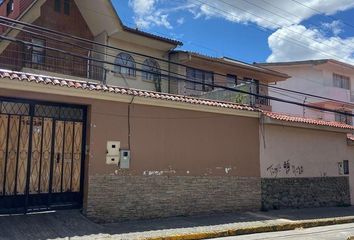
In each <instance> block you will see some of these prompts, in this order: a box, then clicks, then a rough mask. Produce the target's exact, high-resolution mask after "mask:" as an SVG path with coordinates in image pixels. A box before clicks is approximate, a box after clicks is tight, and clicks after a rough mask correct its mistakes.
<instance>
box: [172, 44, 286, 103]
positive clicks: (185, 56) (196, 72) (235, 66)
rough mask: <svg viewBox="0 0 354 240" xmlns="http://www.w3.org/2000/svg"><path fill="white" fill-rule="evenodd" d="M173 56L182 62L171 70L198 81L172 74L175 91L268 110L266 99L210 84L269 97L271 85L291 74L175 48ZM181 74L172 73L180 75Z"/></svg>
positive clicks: (173, 90) (178, 61)
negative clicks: (180, 79)
mask: <svg viewBox="0 0 354 240" xmlns="http://www.w3.org/2000/svg"><path fill="white" fill-rule="evenodd" d="M170 58H171V60H172V61H173V62H177V63H179V64H181V65H177V64H175V65H172V67H171V70H172V72H174V73H177V74H179V75H182V76H187V79H188V80H193V81H195V82H196V83H194V82H186V81H179V80H173V77H172V78H171V81H170V84H169V85H170V87H169V88H170V91H171V92H172V93H178V94H181V95H187V96H196V97H201V98H207V99H216V100H222V101H230V102H238V103H243V104H247V105H252V106H257V107H261V108H262V109H265V110H271V107H270V104H269V100H268V99H267V98H262V97H257V96H252V95H248V94H243V93H239V92H237V91H232V90H227V89H223V88H214V87H212V86H210V84H216V85H219V86H225V87H228V88H232V89H236V90H241V91H245V92H251V93H254V94H258V95H265V96H268V87H267V85H268V84H274V83H276V82H279V81H284V80H286V79H287V78H289V76H288V75H286V74H282V73H280V72H277V71H273V70H269V69H266V68H262V67H258V66H254V65H251V64H247V63H244V62H240V61H237V60H234V59H230V58H225V57H224V58H215V57H209V56H205V55H201V54H198V53H193V52H186V51H174V52H172V53H171V57H170ZM179 75H173V76H175V77H178V76H179ZM199 83H202V84H199ZM208 84H209V85H208Z"/></svg>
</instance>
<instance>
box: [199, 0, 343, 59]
mask: <svg viewBox="0 0 354 240" xmlns="http://www.w3.org/2000/svg"><path fill="white" fill-rule="evenodd" d="M195 1H197V2H200V3H202V4H205V5H207V6H209V7H211V8H215V9H218V10H219V11H221V12H224V13H226V14H228V15H230V16H232V14H231V13H230V12H228V11H225V10H223V9H220V8H218V7H216V6H213V5H211V4H209V3H207V2H205V1H201V0H195ZM219 1H220V2H223V3H224V4H226V5H229V6H230V7H232V8H235V9H239V10H241V11H245V12H247V13H249V14H251V15H253V16H255V17H258V18H261V19H263V20H265V21H267V22H269V23H272V24H274V25H276V26H278V27H282V25H280V24H278V23H276V22H273V21H270V20H268V19H266V18H264V17H261V16H258V15H257V14H254V13H252V12H250V11H247V10H245V9H243V8H240V7H237V6H235V5H233V4H230V3H228V2H225V1H223V0H219ZM251 26H252V25H251ZM257 26H258V25H257ZM256 28H259V29H261V30H262V31H266V30H264V29H263V28H260V27H256ZM288 30H289V31H291V32H293V33H295V34H301V35H302V37H305V38H307V39H310V40H311V41H314V42H316V43H318V44H322V45H325V46H328V47H332V46H330V45H328V44H325V43H323V42H319V41H317V40H315V39H313V38H310V37H307V36H304V35H303V33H304V32H302V33H300V32H297V31H294V30H292V29H290V28H288ZM278 37H280V36H278ZM283 38H284V37H283ZM285 38H286V39H292V40H293V41H291V42H292V43H294V44H296V45H299V46H302V47H304V48H309V49H312V50H315V51H317V52H321V53H322V54H324V55H327V56H331V57H334V58H336V59H342V60H343V61H347V60H345V59H344V58H342V57H340V56H338V55H334V54H330V53H327V52H324V51H322V50H320V49H318V48H314V47H310V46H308V45H303V44H302V43H301V42H300V41H298V40H297V39H295V38H292V37H288V36H285ZM342 45H343V43H342Z"/></svg>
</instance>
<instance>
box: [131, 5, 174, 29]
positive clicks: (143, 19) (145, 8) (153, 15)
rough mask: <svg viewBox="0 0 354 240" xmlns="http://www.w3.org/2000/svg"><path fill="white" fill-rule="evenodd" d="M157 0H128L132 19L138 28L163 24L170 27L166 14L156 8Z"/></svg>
mask: <svg viewBox="0 0 354 240" xmlns="http://www.w3.org/2000/svg"><path fill="white" fill-rule="evenodd" d="M157 3H158V0H129V5H130V6H131V7H132V8H133V11H134V14H135V17H134V21H135V23H136V25H137V26H138V27H139V28H150V27H151V26H163V27H165V28H168V29H171V28H172V26H171V24H170V22H169V21H168V14H165V13H164V11H162V10H159V9H156V4H157Z"/></svg>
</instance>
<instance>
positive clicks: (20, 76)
mask: <svg viewBox="0 0 354 240" xmlns="http://www.w3.org/2000/svg"><path fill="white" fill-rule="evenodd" d="M0 78H9V79H11V80H19V81H28V82H34V83H37V84H52V85H57V86H61V87H69V88H76V89H82V90H91V91H102V92H105V91H108V92H114V93H117V94H124V95H131V96H141V97H147V98H154V99H160V100H165V101H174V102H186V103H191V104H198V105H206V106H216V107H221V108H231V109H237V110H246V111H255V112H257V111H258V112H260V110H259V109H256V108H252V107H250V106H247V105H242V104H236V103H227V102H222V101H215V100H207V99H199V98H195V97H187V96H182V95H174V94H167V93H158V92H153V91H147V90H139V89H130V88H124V87H118V86H109V85H102V84H99V83H94V82H85V81H79V80H73V79H63V78H57V77H51V76H43V75H37V74H32V73H24V72H15V71H9V70H4V69H0Z"/></svg>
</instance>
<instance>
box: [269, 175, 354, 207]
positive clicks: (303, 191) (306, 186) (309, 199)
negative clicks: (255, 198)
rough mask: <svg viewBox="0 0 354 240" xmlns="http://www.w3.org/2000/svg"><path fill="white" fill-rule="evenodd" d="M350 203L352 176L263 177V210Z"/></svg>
mask: <svg viewBox="0 0 354 240" xmlns="http://www.w3.org/2000/svg"><path fill="white" fill-rule="evenodd" d="M348 205H350V188H349V178H348V177H318V178H262V209H263V210H270V209H281V208H311V207H334V206H348Z"/></svg>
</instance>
